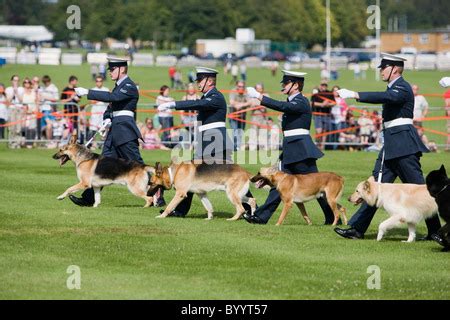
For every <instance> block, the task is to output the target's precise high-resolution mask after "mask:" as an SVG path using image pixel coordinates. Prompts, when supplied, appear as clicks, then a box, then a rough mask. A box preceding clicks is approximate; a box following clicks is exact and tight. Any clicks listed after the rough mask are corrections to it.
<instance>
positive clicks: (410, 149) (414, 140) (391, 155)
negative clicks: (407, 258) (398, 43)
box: [335, 54, 441, 240]
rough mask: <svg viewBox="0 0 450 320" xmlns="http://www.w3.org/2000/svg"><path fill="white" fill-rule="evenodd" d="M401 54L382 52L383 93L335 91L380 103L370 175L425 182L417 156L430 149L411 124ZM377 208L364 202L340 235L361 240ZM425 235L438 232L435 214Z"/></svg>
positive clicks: (408, 89) (386, 180) (411, 105)
mask: <svg viewBox="0 0 450 320" xmlns="http://www.w3.org/2000/svg"><path fill="white" fill-rule="evenodd" d="M405 61H406V59H403V58H402V57H399V56H395V55H391V54H382V61H381V64H380V66H379V67H378V68H380V70H381V71H380V72H381V76H382V78H383V81H385V82H387V83H388V88H387V90H386V91H385V92H359V93H358V92H353V91H350V90H347V89H342V90H339V91H338V93H339V95H340V96H341V98H344V99H348V98H350V99H357V100H358V101H360V102H364V103H374V104H383V128H384V130H383V134H384V147H383V149H382V150H381V152H380V154H379V156H378V159H377V161H376V163H375V169H374V170H373V176H374V177H375V179H377V180H378V182H382V183H393V182H394V180H395V179H396V178H397V177H400V179H401V180H402V182H403V183H413V184H425V180H424V178H423V174H422V169H421V166H420V158H421V156H422V153H424V152H429V150H428V149H427V148H426V147H425V145H424V144H423V143H422V141H421V139H420V137H419V135H418V133H417V130H416V128H415V127H414V126H413V115H414V94H413V91H412V88H411V86H410V85H409V83H408V82H406V81H405V79H403V77H402V74H403V70H404V63H405ZM376 211H377V208H376V207H370V206H369V205H367V204H366V203H365V204H363V205H362V206H361V208H360V209H359V210H358V211H357V212H356V213H355V215H354V216H353V217H352V218H351V219H350V221H349V225H350V227H351V228H350V229H341V228H336V229H335V231H336V232H337V233H338V234H339V235H340V236H342V237H345V238H349V239H363V238H364V233H365V232H366V231H367V229H368V228H369V225H370V222H371V221H372V219H373V217H374V215H375V212H376ZM426 224H427V227H428V236H427V237H426V238H425V239H427V240H431V236H432V235H433V234H434V233H436V232H437V230H438V229H439V228H440V226H441V224H440V221H439V218H438V217H437V216H435V217H433V218H430V219H428V220H426Z"/></svg>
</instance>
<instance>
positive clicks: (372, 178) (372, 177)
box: [367, 176, 375, 182]
mask: <svg viewBox="0 0 450 320" xmlns="http://www.w3.org/2000/svg"><path fill="white" fill-rule="evenodd" d="M367 181H369V182H375V177H374V176H371V177H370V178H369V179H367Z"/></svg>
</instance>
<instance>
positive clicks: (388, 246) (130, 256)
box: [0, 146, 450, 300]
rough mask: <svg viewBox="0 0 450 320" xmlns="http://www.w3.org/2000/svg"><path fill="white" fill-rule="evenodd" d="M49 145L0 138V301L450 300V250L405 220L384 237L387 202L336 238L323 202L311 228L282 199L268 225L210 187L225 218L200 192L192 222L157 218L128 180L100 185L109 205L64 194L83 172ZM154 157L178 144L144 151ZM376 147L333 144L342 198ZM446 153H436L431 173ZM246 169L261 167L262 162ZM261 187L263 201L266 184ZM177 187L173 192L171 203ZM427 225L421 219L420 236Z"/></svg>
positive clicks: (329, 158)
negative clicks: (377, 282)
mask: <svg viewBox="0 0 450 320" xmlns="http://www.w3.org/2000/svg"><path fill="white" fill-rule="evenodd" d="M53 153H54V151H51V150H9V149H7V148H5V147H4V146H1V147H0V181H1V183H0V193H1V195H2V201H0V252H1V254H0V270H1V272H0V299H226V300H228V299H251V300H256V299H450V273H449V272H448V263H449V260H448V259H449V256H448V253H442V252H440V247H439V245H437V244H436V243H434V242H416V243H413V244H405V243H402V242H401V240H405V239H406V237H407V230H406V228H403V229H398V230H394V231H393V232H391V233H389V234H388V235H387V237H386V239H385V240H384V241H383V242H381V243H378V242H376V241H375V237H376V230H377V226H378V224H379V223H380V222H381V221H382V220H384V219H386V218H387V214H386V213H385V212H383V211H381V210H380V211H379V212H378V213H377V215H376V217H375V219H374V221H373V222H372V225H371V228H370V230H369V231H368V232H367V234H366V236H367V237H366V240H363V241H350V240H345V239H342V238H340V237H338V236H337V235H336V234H335V233H334V232H333V230H332V227H329V226H323V225H322V224H323V221H324V217H323V214H322V213H321V212H320V209H319V206H318V204H317V203H315V202H314V203H312V202H311V203H308V204H307V205H306V208H307V210H308V211H309V214H310V216H311V218H312V220H313V223H314V225H313V226H307V225H306V224H305V222H304V221H303V219H302V218H301V217H300V214H299V212H298V211H297V209H296V208H293V209H292V210H291V212H290V215H288V217H287V219H286V220H285V224H284V225H283V226H281V227H276V226H275V221H276V218H277V216H278V215H279V213H280V208H279V210H278V211H277V213H276V214H275V216H274V217H273V218H272V220H271V221H270V222H269V224H268V225H266V226H259V225H249V224H248V223H246V222H245V221H243V220H240V221H238V222H229V221H226V218H228V217H231V216H232V215H233V212H234V208H233V207H232V205H231V204H230V203H229V202H228V200H227V199H226V196H225V194H223V193H220V192H217V193H213V194H211V197H210V199H211V202H212V204H213V206H214V208H215V211H216V215H215V219H214V220H213V221H205V220H204V218H205V217H206V215H205V214H206V213H205V210H204V209H203V207H202V206H201V203H200V201H199V200H198V199H194V202H193V206H192V209H191V212H190V214H189V215H188V216H187V217H186V218H185V219H179V218H178V219H177V218H167V219H163V220H161V219H155V216H156V215H158V213H159V209H155V208H150V209H143V208H141V206H142V205H143V201H142V200H141V199H138V198H136V197H134V196H133V195H131V194H130V193H129V192H128V191H127V189H126V188H125V187H120V186H113V187H108V188H106V189H105V190H104V191H103V193H102V204H101V205H100V207H99V208H97V209H93V208H79V207H76V206H74V205H73V204H72V203H71V202H70V200H68V199H66V200H64V201H57V200H56V197H57V196H58V195H59V194H61V193H62V192H63V191H64V190H65V189H66V188H67V187H68V186H70V185H72V184H74V183H75V182H76V181H77V178H76V174H75V169H74V166H73V164H71V163H70V164H67V165H66V166H64V167H62V168H60V167H59V165H58V162H57V161H55V160H52V159H51V155H52V154H53ZM143 157H144V160H145V161H146V162H147V163H154V162H155V161H157V160H158V161H162V162H165V163H167V162H168V161H169V159H170V153H168V152H163V151H152V152H150V151H144V152H143ZM375 157H376V155H375V154H373V153H344V152H328V153H327V154H326V156H325V157H324V159H323V160H320V161H319V167H320V169H321V170H322V171H334V172H336V173H338V174H340V175H343V176H344V177H345V178H346V188H345V194H344V197H343V198H344V199H343V201H342V204H343V205H344V206H346V207H347V208H348V211H349V216H351V215H352V214H353V213H354V211H355V210H356V209H355V208H353V206H352V205H350V203H348V202H347V200H345V199H346V198H347V197H348V196H349V195H350V194H351V193H352V191H353V189H354V187H355V186H356V184H357V183H358V182H359V181H361V180H363V179H365V178H367V176H368V175H369V174H370V172H371V170H372V166H373V163H374V161H375ZM442 163H444V164H446V165H447V167H450V161H449V158H448V154H444V153H440V154H428V155H426V156H425V157H424V158H423V161H422V164H423V169H424V172H425V173H428V172H429V171H431V170H434V169H435V168H438V167H439V166H440V165H441V164H442ZM246 168H247V169H248V170H249V171H251V172H252V173H256V172H257V170H258V168H259V166H258V165H247V166H246ZM252 191H253V192H254V195H255V196H256V198H257V201H258V203H262V202H263V201H264V200H265V198H266V196H267V191H265V190H255V189H254V188H253V187H252ZM173 194H174V192H173V191H170V192H167V193H166V199H167V200H170V199H171V197H172V196H173ZM425 233H426V227H425V224H424V223H423V222H422V223H421V224H420V226H419V228H418V234H419V235H421V234H422V235H423V234H425ZM70 265H76V266H79V268H80V270H81V289H80V290H69V289H67V287H66V280H67V278H68V277H69V276H70V275H69V274H68V273H66V270H67V268H68V267H69V266H70ZM371 265H377V266H379V267H380V269H381V289H380V290H368V289H367V286H366V281H367V279H368V277H369V276H370V274H368V273H367V268H368V267H369V266H371Z"/></svg>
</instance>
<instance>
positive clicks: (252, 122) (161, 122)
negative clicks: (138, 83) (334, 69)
mask: <svg viewBox="0 0 450 320" xmlns="http://www.w3.org/2000/svg"><path fill="white" fill-rule="evenodd" d="M228 67H229V68H230V69H229V70H227V72H230V73H231V74H232V75H233V80H234V79H237V80H236V82H235V86H234V87H233V88H231V90H229V92H230V93H229V96H228V102H229V110H228V112H229V120H228V121H229V125H230V128H231V129H232V130H233V133H232V136H233V140H234V149H235V150H236V151H237V150H252V151H254V150H260V149H263V150H278V149H279V148H280V147H281V137H282V134H281V117H280V114H279V113H276V112H270V111H268V110H267V109H266V108H264V107H263V106H261V105H260V102H259V101H258V100H257V99H251V98H249V97H248V96H247V94H246V89H245V88H246V86H247V84H246V82H245V79H246V67H245V65H244V66H243V65H242V64H241V65H237V64H234V65H231V66H228ZM233 67H234V70H233ZM236 67H237V68H236ZM236 69H237V71H236ZM177 72H178V71H177V69H176V68H175V67H172V68H170V69H169V76H170V80H171V83H170V85H171V86H168V85H163V86H161V88H160V92H159V95H158V96H157V97H156V99H155V107H154V108H155V109H154V115H153V116H152V117H148V118H146V119H145V122H144V123H139V120H138V125H139V126H140V128H141V133H142V136H143V139H144V141H143V143H142V148H144V149H168V148H174V147H176V146H182V147H183V148H192V142H193V141H194V135H195V128H196V127H195V126H196V113H195V112H189V113H182V114H180V119H181V123H180V125H177V126H175V121H174V114H173V113H172V111H171V110H168V111H165V112H158V111H156V107H157V106H158V105H160V104H162V103H166V102H170V101H175V99H174V98H173V97H171V89H172V88H177V81H178V78H177V75H176V74H177ZM239 72H240V75H239ZM191 77H193V75H191V74H189V78H191ZM93 79H94V80H95V86H93V87H92V89H91V90H100V91H109V90H110V89H109V88H107V87H105V85H104V75H102V74H97V75H96V76H94V77H93ZM189 80H194V79H189ZM77 85H78V79H77V77H76V76H70V77H69V79H68V84H67V86H66V87H65V88H63V89H62V90H61V91H59V90H58V88H57V87H56V86H55V85H54V84H53V83H52V79H51V78H50V77H49V76H48V75H45V76H44V77H42V79H40V78H39V77H36V76H35V77H32V78H24V79H21V78H20V77H19V76H18V75H13V76H12V77H11V84H10V86H8V87H6V86H5V85H3V84H0V139H2V140H3V139H8V141H9V143H10V146H11V147H16V148H19V147H24V148H32V147H33V146H36V145H37V144H38V143H40V144H39V145H40V146H42V145H44V146H46V147H49V148H55V147H57V146H58V145H59V144H60V142H61V141H63V142H64V141H65V140H67V138H68V137H69V136H70V134H71V133H72V132H73V131H74V130H77V132H78V133H79V140H80V142H81V143H83V142H84V141H87V140H89V139H90V138H91V137H93V136H94V135H95V134H96V132H97V131H98V130H99V128H100V126H101V124H102V120H103V113H104V111H105V110H106V108H107V103H104V102H99V101H89V103H88V104H86V105H80V98H79V97H78V96H77V95H76V93H75V90H74V89H75V88H76V87H77ZM255 89H256V90H257V91H258V92H260V93H261V94H263V95H266V96H269V94H268V93H267V92H265V89H264V85H263V84H262V83H258V84H256V85H255ZM339 89H340V88H339V87H338V86H334V87H333V88H332V89H331V90H329V88H328V84H327V81H325V80H323V81H322V82H321V83H320V84H319V86H317V87H316V88H314V90H313V92H312V94H311V98H310V101H311V107H312V111H313V126H312V127H314V130H315V133H316V134H317V135H318V136H317V138H316V142H317V144H318V146H319V147H320V148H321V149H322V150H352V151H353V150H369V151H371V150H373V151H378V150H380V148H381V147H382V144H383V137H382V119H381V114H380V113H379V112H378V111H376V110H375V111H373V110H369V109H359V108H356V107H354V106H349V105H348V104H347V102H346V101H345V100H344V99H342V98H340V97H339V95H338V94H337V91H338V90H339ZM183 90H184V91H185V94H184V95H183V97H182V100H198V99H201V96H200V95H199V94H198V92H197V90H196V86H195V85H194V84H193V83H189V84H187V85H184V84H183ZM413 91H414V94H415V109H414V124H415V125H416V126H417V127H418V128H419V129H418V130H419V134H420V136H421V137H422V139H423V141H424V143H425V144H426V145H427V146H428V147H429V149H430V150H431V151H436V150H437V147H436V143H435V142H434V141H430V140H429V139H428V137H427V136H426V135H425V132H424V130H423V129H421V128H422V125H423V119H424V118H425V117H426V116H427V114H428V111H429V105H428V102H427V100H426V98H425V97H424V96H423V95H420V94H419V87H418V86H417V85H414V86H413ZM449 101H450V99H447V100H446V102H448V103H450V102H449ZM447 109H449V108H447ZM247 117H248V118H247ZM277 117H278V119H277ZM5 124H7V126H8V135H7V132H6V128H5ZM448 128H449V130H450V125H449V126H448ZM246 129H247V130H246ZM180 142H182V143H180ZM93 146H94V147H97V146H98V145H97V144H96V143H95V142H94V144H93Z"/></svg>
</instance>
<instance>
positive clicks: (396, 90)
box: [359, 77, 429, 160]
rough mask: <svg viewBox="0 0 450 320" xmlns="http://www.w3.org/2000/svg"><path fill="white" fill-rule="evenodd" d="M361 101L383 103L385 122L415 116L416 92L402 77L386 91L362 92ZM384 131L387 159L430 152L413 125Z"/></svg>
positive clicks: (360, 94)
mask: <svg viewBox="0 0 450 320" xmlns="http://www.w3.org/2000/svg"><path fill="white" fill-rule="evenodd" d="M359 101H360V102H364V103H381V104H383V123H385V122H389V121H392V120H395V119H399V118H408V119H413V117H414V94H413V92H412V89H411V86H410V85H409V83H408V82H406V81H405V80H404V79H403V78H402V77H400V78H399V79H398V80H397V81H395V82H394V84H393V85H392V87H391V88H389V87H388V88H387V90H386V91H385V92H360V93H359ZM383 133H384V151H385V159H386V160H391V159H396V158H400V157H404V156H408V155H412V154H417V153H424V152H429V150H428V149H427V147H426V146H425V145H424V144H423V142H422V140H421V139H420V137H419V134H418V133H417V130H416V128H415V127H414V126H413V125H402V126H398V127H393V128H389V129H385V130H384V131H383Z"/></svg>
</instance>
